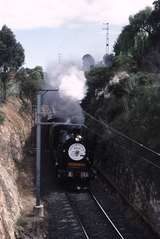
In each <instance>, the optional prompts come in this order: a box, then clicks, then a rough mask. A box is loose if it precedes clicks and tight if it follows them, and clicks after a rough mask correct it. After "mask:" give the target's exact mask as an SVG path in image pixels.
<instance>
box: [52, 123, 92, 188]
mask: <svg viewBox="0 0 160 239" xmlns="http://www.w3.org/2000/svg"><path fill="white" fill-rule="evenodd" d="M86 134H87V128H86V127H85V126H84V125H80V124H65V123H56V124H53V125H51V126H50V128H49V150H50V155H51V160H52V161H53V164H54V166H55V169H56V176H57V178H58V179H60V180H64V179H65V180H68V181H72V182H75V183H77V182H78V183H82V184H87V183H88V182H89V180H90V178H91V175H92V173H91V165H92V160H91V158H90V155H89V154H90V153H89V149H88V145H87V139H86Z"/></svg>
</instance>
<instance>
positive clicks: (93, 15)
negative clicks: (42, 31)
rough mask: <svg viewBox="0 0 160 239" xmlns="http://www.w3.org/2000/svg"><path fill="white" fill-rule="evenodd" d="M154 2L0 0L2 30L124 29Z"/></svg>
mask: <svg viewBox="0 0 160 239" xmlns="http://www.w3.org/2000/svg"><path fill="white" fill-rule="evenodd" d="M152 2H153V0H121V1H120V0H27V1H26V0H0V26H2V25H3V24H4V23H5V24H6V25H8V26H9V27H10V28H12V29H23V30H25V29H34V28H41V27H60V26H62V25H68V26H70V27H75V26H76V24H82V23H85V22H87V23H97V22H99V23H102V22H104V21H109V22H111V24H113V25H124V24H126V23H127V21H128V16H129V15H131V14H135V13H136V12H137V11H139V10H141V9H143V8H145V7H146V6H151V5H152Z"/></svg>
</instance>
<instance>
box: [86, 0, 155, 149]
mask: <svg viewBox="0 0 160 239" xmlns="http://www.w3.org/2000/svg"><path fill="white" fill-rule="evenodd" d="M153 6H154V8H153V10H152V9H151V8H146V9H144V10H142V11H140V12H139V13H137V14H135V15H134V16H131V17H130V18H129V24H128V25H127V26H125V27H124V28H123V30H122V32H121V34H120V36H119V37H118V39H117V42H116V43H115V46H114V51H115V56H114V58H113V65H112V67H110V68H95V69H93V70H91V71H90V72H89V73H88V74H86V77H87V85H88V93H87V96H86V97H85V99H84V101H83V103H82V106H83V108H84V109H85V110H86V111H87V112H89V113H91V114H92V115H94V116H95V117H96V118H98V119H99V121H103V122H105V123H106V124H109V125H110V126H112V127H114V128H116V129H118V130H120V131H121V132H123V133H125V134H126V135H128V136H130V137H132V138H133V139H136V140H138V141H140V142H142V143H144V144H145V145H148V146H149V147H152V148H153V149H155V150H157V151H160V150H159V148H160V141H159V139H160V130H159V129H160V126H159V120H160V97H159V93H160V85H159V83H160V45H159V40H160V29H159V26H160V0H158V1H155V2H154V3H153ZM88 124H90V125H91V124H92V123H91V121H89V123H88ZM94 127H97V129H95V131H96V132H98V131H97V130H98V127H99V126H98V124H97V125H94ZM102 137H103V132H102ZM104 138H105V136H104Z"/></svg>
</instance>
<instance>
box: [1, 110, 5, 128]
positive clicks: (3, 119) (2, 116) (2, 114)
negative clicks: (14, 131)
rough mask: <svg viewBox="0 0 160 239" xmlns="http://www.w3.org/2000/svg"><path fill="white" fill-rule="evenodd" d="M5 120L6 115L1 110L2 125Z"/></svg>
mask: <svg viewBox="0 0 160 239" xmlns="http://www.w3.org/2000/svg"><path fill="white" fill-rule="evenodd" d="M4 121H5V115H4V113H3V112H1V111H0V125H1V124H3V123H4Z"/></svg>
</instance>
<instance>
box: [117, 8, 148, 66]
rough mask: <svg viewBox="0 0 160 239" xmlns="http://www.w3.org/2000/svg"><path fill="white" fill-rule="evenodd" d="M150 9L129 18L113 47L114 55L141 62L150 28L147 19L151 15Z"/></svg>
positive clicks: (146, 46)
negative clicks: (129, 57) (125, 56)
mask: <svg viewBox="0 0 160 239" xmlns="http://www.w3.org/2000/svg"><path fill="white" fill-rule="evenodd" d="M151 12H152V10H151V8H149V7H147V8H146V9H144V10H142V11H140V12H138V13H137V14H136V15H134V16H130V17H129V25H127V26H125V27H124V29H123V31H122V33H121V34H120V36H119V37H118V39H117V42H116V44H115V46H114V51H115V53H116V55H120V54H122V55H127V56H132V57H133V58H135V59H136V60H137V61H140V60H141V57H142V55H143V54H144V52H145V50H146V49H147V48H148V45H149V36H150V34H151V31H152V29H151V26H150V24H149V23H148V19H149V17H150V15H151Z"/></svg>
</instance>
